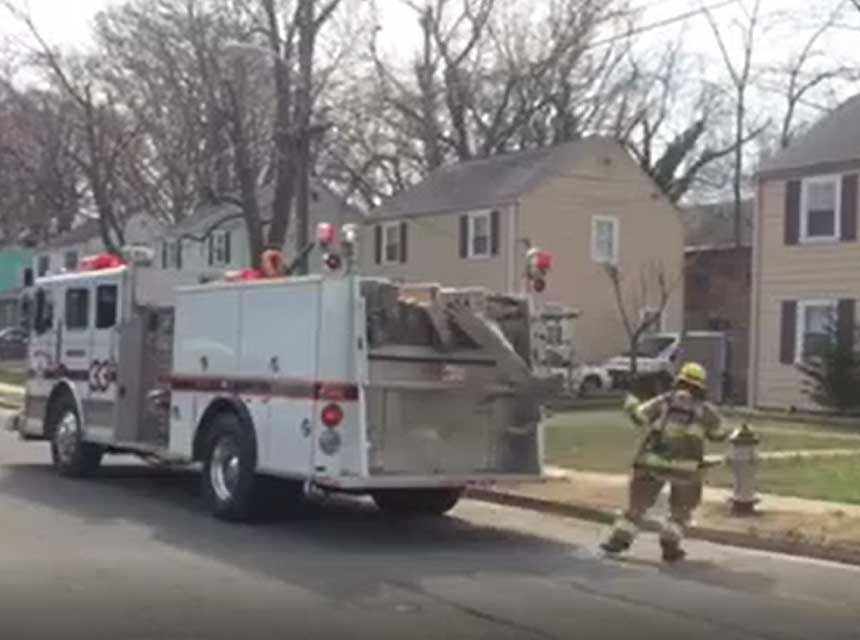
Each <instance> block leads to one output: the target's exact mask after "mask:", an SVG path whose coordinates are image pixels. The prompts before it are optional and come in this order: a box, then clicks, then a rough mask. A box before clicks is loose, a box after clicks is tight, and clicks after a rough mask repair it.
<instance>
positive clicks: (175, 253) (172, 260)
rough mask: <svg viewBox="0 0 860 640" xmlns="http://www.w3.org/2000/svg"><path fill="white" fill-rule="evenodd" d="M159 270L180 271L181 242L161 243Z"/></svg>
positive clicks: (166, 241) (169, 241)
mask: <svg viewBox="0 0 860 640" xmlns="http://www.w3.org/2000/svg"><path fill="white" fill-rule="evenodd" d="M213 258H214V256H213ZM161 268H162V269H182V241H181V240H165V241H164V242H162V243H161Z"/></svg>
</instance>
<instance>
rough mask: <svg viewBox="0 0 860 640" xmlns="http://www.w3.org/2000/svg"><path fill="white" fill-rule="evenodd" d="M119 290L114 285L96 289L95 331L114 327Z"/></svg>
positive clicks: (105, 285) (104, 285)
mask: <svg viewBox="0 0 860 640" xmlns="http://www.w3.org/2000/svg"><path fill="white" fill-rule="evenodd" d="M118 298H119V289H118V288H117V286H116V285H115V284H103V285H101V286H100V287H98V289H96V329H110V328H112V327H113V326H115V325H116V311H117V301H118Z"/></svg>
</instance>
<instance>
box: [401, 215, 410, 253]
mask: <svg viewBox="0 0 860 640" xmlns="http://www.w3.org/2000/svg"><path fill="white" fill-rule="evenodd" d="M408 235H409V234H408V229H407V228H406V223H405V222H401V223H400V262H406V260H407V256H408V255H409V254H408V253H407V251H408V247H409V242H408V240H409V238H408Z"/></svg>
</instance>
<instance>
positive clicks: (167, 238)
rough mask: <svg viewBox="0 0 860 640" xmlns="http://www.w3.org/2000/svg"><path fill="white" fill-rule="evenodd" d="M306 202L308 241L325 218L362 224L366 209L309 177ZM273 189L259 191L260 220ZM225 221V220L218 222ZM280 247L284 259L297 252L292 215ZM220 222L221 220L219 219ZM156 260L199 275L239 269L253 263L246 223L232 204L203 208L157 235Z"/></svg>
mask: <svg viewBox="0 0 860 640" xmlns="http://www.w3.org/2000/svg"><path fill="white" fill-rule="evenodd" d="M311 187H312V188H311V194H310V196H311V197H310V206H309V234H310V235H311V240H313V236H314V233H315V229H316V225H317V224H319V223H321V222H328V223H331V224H333V225H336V226H337V227H340V226H342V225H344V224H347V223H360V222H362V221H363V220H364V214H363V213H362V212H361V211H359V210H358V209H356V208H354V207H352V206H351V205H349V204H348V203H347V202H346V201H345V200H343V199H342V198H340V197H339V196H338V195H336V194H335V193H334V192H332V191H331V190H330V189H328V188H327V187H325V186H324V185H323V184H321V183H319V182H316V181H314V182H312V185H311ZM273 198H274V190H273V189H272V188H271V187H264V188H263V189H261V190H260V197H259V204H260V211H261V214H262V217H263V221H264V223H265V222H267V221H268V220H269V219H270V218H271V207H272V201H273ZM222 220H224V222H223V223H221V221H222ZM290 222H291V224H290V226H289V229H288V233H287V238H286V242H285V243H284V247H283V251H284V255H285V257H286V259H287V261H288V262H289V261H291V260H292V259H293V258H294V257H295V256H296V250H295V246H296V224H295V217H293V219H292V220H291V221H290ZM219 223H220V224H219ZM155 249H156V264H157V265H160V266H161V268H163V269H181V270H187V271H194V272H199V273H201V274H203V273H206V272H212V271H223V270H225V269H239V268H243V267H248V266H250V265H251V263H252V260H251V252H250V249H249V247H248V236H247V233H246V232H245V222H244V220H243V218H242V217H241V215H240V210H239V208H238V207H237V206H236V205H234V204H228V203H224V204H217V205H210V206H204V207H201V208H200V209H199V210H198V211H197V212H195V213H194V214H193V215H191V216H189V218H188V219H186V220H185V221H183V222H182V223H180V224H179V225H176V226H174V227H170V228H166V229H163V230H162V231H161V232H160V234H158V235H156V237H155ZM308 268H309V270H310V272H311V273H316V272H319V270H320V268H321V256H320V254H319V252H313V253H312V254H311V256H310V257H309V261H308Z"/></svg>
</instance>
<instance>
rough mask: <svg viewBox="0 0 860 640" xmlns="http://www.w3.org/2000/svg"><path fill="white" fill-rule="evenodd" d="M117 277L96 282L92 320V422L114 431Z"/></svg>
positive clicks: (118, 313)
mask: <svg viewBox="0 0 860 640" xmlns="http://www.w3.org/2000/svg"><path fill="white" fill-rule="evenodd" d="M120 282H121V281H120V280H119V278H118V277H116V278H115V277H111V278H110V279H105V280H98V281H96V282H95V283H93V286H92V290H91V292H90V296H91V298H92V319H91V321H90V336H91V338H90V340H91V341H90V363H89V369H88V374H89V379H88V385H89V393H88V401H87V404H88V405H90V413H91V416H89V417H88V418H87V421H88V423H89V424H91V425H94V426H97V427H99V428H101V429H104V430H106V431H107V430H110V437H113V436H114V435H115V434H114V425H115V424H116V422H117V420H116V418H117V416H116V413H117V402H116V401H117V392H118V388H117V371H118V369H117V364H118V361H117V350H118V345H119V335H118V333H117V331H118V326H119V324H120V322H121V320H122V317H121V309H122V305H121V302H122V301H121V299H120V298H121V292H122V287H121V286H120Z"/></svg>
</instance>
